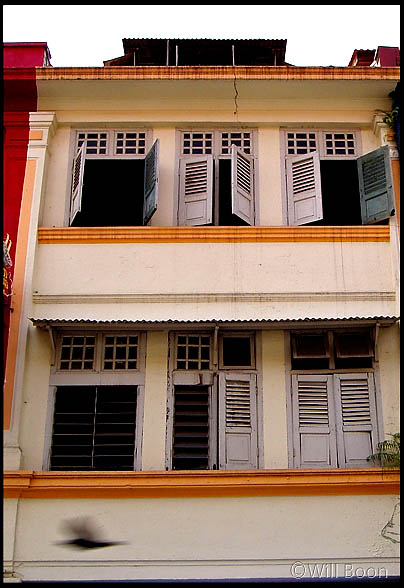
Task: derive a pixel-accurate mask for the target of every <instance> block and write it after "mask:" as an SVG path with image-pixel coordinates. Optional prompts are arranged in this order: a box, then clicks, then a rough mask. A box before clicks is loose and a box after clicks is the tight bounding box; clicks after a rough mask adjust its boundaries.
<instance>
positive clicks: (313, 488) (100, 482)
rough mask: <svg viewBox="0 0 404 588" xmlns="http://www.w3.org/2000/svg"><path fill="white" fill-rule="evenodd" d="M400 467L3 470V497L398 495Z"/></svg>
mask: <svg viewBox="0 0 404 588" xmlns="http://www.w3.org/2000/svg"><path fill="white" fill-rule="evenodd" d="M399 483H400V473H399V471H398V470H386V469H384V470H383V469H380V468H357V469H324V470H318V469H316V470H315V469H307V470H304V469H298V470H297V469H287V470H285V469H276V470H248V471H247V470H243V471H240V470H237V471H217V470H214V471H203V472H202V471H147V472H146V471H140V472H102V471H98V472H76V471H71V472H54V471H52V472H48V471H46V472H40V471H32V470H29V471H21V470H19V471H6V472H5V473H4V498H46V499H48V498H58V499H60V498H64V499H67V498H102V499H104V498H173V497H185V498H194V497H231V496H234V497H235V496H238V497H240V496H332V495H371V494H373V495H383V494H399Z"/></svg>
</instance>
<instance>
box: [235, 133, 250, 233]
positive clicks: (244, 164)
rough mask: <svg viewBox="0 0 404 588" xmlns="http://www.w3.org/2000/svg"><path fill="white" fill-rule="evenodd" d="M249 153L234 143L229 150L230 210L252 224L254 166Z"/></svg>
mask: <svg viewBox="0 0 404 588" xmlns="http://www.w3.org/2000/svg"><path fill="white" fill-rule="evenodd" d="M253 165H254V163H253V158H252V157H251V155H247V153H244V151H243V150H242V149H240V148H239V147H237V146H236V145H232V150H231V211H232V213H233V214H235V215H236V216H238V217H239V218H241V219H242V220H244V221H245V222H246V223H248V224H249V225H253V224H254V168H253Z"/></svg>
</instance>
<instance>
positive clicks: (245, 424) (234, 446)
mask: <svg viewBox="0 0 404 588" xmlns="http://www.w3.org/2000/svg"><path fill="white" fill-rule="evenodd" d="M256 389H257V385H256V375H255V374H240V373H237V372H228V373H227V372H226V373H220V374H219V467H220V469H226V470H244V469H252V468H256V467H257V465H258V439H257V400H256Z"/></svg>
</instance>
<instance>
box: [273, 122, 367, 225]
mask: <svg viewBox="0 0 404 588" xmlns="http://www.w3.org/2000/svg"><path fill="white" fill-rule="evenodd" d="M287 133H312V134H314V135H315V138H316V147H317V148H316V152H317V153H318V157H319V160H320V162H321V161H326V160H327V161H332V160H334V161H340V160H343V161H346V160H354V161H356V160H357V159H358V158H359V157H361V156H362V155H363V147H362V132H361V129H359V128H358V127H353V128H349V127H347V126H343V127H341V128H338V127H335V126H330V127H324V126H322V127H310V126H307V125H304V126H303V125H302V126H301V127H296V126H292V127H290V128H289V127H280V129H279V134H280V137H279V140H280V156H281V157H280V166H281V193H282V221H283V224H284V226H296V225H295V224H291V220H292V218H291V217H292V213H291V212H290V211H289V200H288V189H287V161H288V160H291V159H293V158H295V157H296V156H298V155H303V154H288V146H287V142H288V137H287ZM326 133H352V134H353V135H354V140H355V154H354V155H349V154H348V155H335V154H333V155H327V154H326V153H325V145H324V142H325V135H326ZM309 153H310V152H309ZM311 153H313V151H312V152H311ZM319 177H320V179H321V172H320V175H319ZM303 226H304V225H303Z"/></svg>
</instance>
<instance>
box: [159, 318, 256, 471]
mask: <svg viewBox="0 0 404 588" xmlns="http://www.w3.org/2000/svg"><path fill="white" fill-rule="evenodd" d="M182 334H187V335H193V334H198V335H199V334H200V335H210V336H211V349H212V354H211V369H210V370H194V369H193V370H177V369H176V367H175V366H176V363H175V362H176V351H175V345H176V341H177V337H178V335H182ZM222 334H224V335H233V334H234V335H236V334H238V335H240V334H241V335H247V336H249V337H251V338H252V339H253V340H255V345H254V347H255V350H254V352H255V367H254V368H249V369H248V368H240V367H237V368H227V367H226V368H219V359H218V357H219V339H220V336H221V335H222ZM261 352H262V341H261V331H259V330H257V331H251V330H249V331H247V332H246V331H239V330H237V329H220V330H219V331H218V333H217V335H216V336H215V331H214V330H213V329H203V328H201V329H200V330H199V329H197V328H193V329H189V330H184V329H178V330H172V331H170V333H169V338H168V383H167V409H166V410H167V419H166V459H165V467H166V470H170V471H172V449H173V422H174V402H175V386H176V385H180V386H181V385H187V384H188V385H191V386H194V385H201V386H208V388H209V397H210V402H211V406H210V412H209V430H210V437H209V469H210V470H212V469H221V468H220V467H219V460H220V454H219V437H220V432H219V420H220V418H221V417H220V415H219V412H218V402H219V394H220V392H221V391H220V389H219V376H220V374H222V375H226V374H227V375H229V374H234V376H235V377H237V374H243V375H244V376H245V375H252V376H254V377H255V382H256V391H255V410H256V424H255V431H254V433H255V434H256V441H257V466H256V467H257V468H262V467H264V451H263V405H262V403H263V396H262V359H261ZM222 469H223V468H222ZM201 471H204V470H201Z"/></svg>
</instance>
